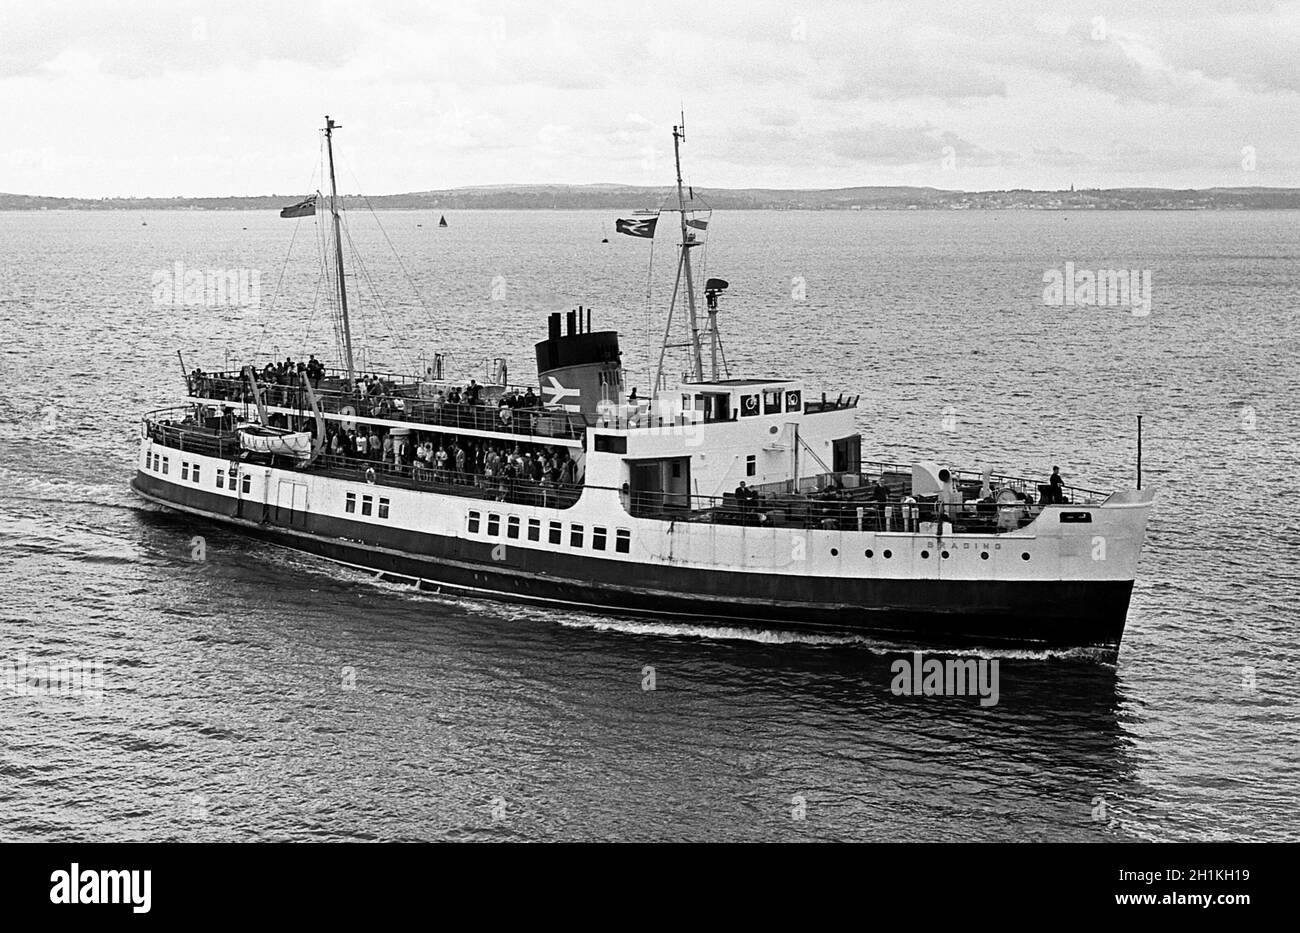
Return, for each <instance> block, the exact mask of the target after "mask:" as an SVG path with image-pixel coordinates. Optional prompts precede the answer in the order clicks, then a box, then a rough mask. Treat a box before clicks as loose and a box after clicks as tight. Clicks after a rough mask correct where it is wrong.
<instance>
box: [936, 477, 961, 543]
mask: <svg viewBox="0 0 1300 933" xmlns="http://www.w3.org/2000/svg"><path fill="white" fill-rule="evenodd" d="M960 507H961V493H960V492H959V491H958V490H957V486H956V484H955V483H953V481H952V474H951V473H949V472H948V471H947V470H940V471H939V496H938V501H936V502H935V521H938V522H942V521H943V520H944V519H951V518H952V517H953V516H954V515H956V514H957V510H958V509H959V508H960ZM939 531H940V533H942V532H943V526H942V525H940V526H939Z"/></svg>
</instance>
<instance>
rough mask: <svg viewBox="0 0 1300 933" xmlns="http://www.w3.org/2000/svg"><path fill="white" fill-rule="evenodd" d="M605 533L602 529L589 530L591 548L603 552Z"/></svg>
mask: <svg viewBox="0 0 1300 933" xmlns="http://www.w3.org/2000/svg"><path fill="white" fill-rule="evenodd" d="M606 534H607V532H606V531H605V529H604V528H593V529H591V546H592V547H594V548H595V549H596V550H598V551H603V550H605V536H606Z"/></svg>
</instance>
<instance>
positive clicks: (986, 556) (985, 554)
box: [980, 551, 989, 560]
mask: <svg viewBox="0 0 1300 933" xmlns="http://www.w3.org/2000/svg"><path fill="white" fill-rule="evenodd" d="M988 559H989V552H988V551H980V560H988Z"/></svg>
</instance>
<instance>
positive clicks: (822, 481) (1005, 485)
mask: <svg viewBox="0 0 1300 933" xmlns="http://www.w3.org/2000/svg"><path fill="white" fill-rule="evenodd" d="M949 472H950V473H951V474H952V477H953V484H954V486H955V487H956V489H957V491H958V492H959V493H960V494H961V497H962V499H963V500H972V499H979V498H980V490H981V489H982V487H983V483H984V476H983V474H982V473H979V472H977V471H974V470H954V469H950V470H949ZM876 480H879V481H880V484H881V485H882V486H884V487H886V488H887V489H888V490H889V493H890V496H891V497H893V498H896V499H902V498H903V497H905V496H909V495H911V494H912V465H911V464H902V463H884V462H880V461H870V462H863V463H862V465H861V469H860V470H859V471H857V472H838V473H818V474H816V475H813V476H805V477H802V478H801V479H800V480H799V481H798V483H796V482H795V481H794V480H784V481H781V482H775V483H762V484H757V485H754V486H752V487H751V488H753V489H754V490H755V491H757V492H759V493H760V494H762V495H789V494H792V493H799V494H809V493H818V492H823V491H825V490H828V489H836V488H838V489H842V490H844V492H845V493H846V494H847V495H850V496H861V495H863V490H865V489H866V488H868V487H870V486H871V484H872V482H874V481H876ZM1048 485H1050V484H1049V483H1047V482H1045V481H1044V480H1034V479H1027V478H1026V477H1023V476H1008V475H1006V474H1002V473H993V474H990V476H989V487H990V490H991V492H992V494H993V495H994V496H996V495H997V494H998V493H999V492H1001V491H1002V490H1003V489H1010V490H1011V491H1012V492H1014V493H1016V494H1017V495H1018V496H1028V497H1029V498H1030V499H1032V500H1033V501H1035V502H1038V501H1040V500H1041V499H1043V497H1044V496H1043V488H1042V487H1044V486H1048ZM1062 489H1063V492H1064V496H1065V500H1066V501H1067V502H1071V503H1081V502H1100V501H1101V500H1103V499H1105V498H1106V496H1107V495H1109V493H1105V492H1098V491H1097V490H1094V489H1085V488H1083V487H1082V486H1063V487H1062Z"/></svg>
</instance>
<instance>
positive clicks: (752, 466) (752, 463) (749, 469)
mask: <svg viewBox="0 0 1300 933" xmlns="http://www.w3.org/2000/svg"><path fill="white" fill-rule="evenodd" d="M745 475H746V476H757V475H758V455H757V454H750V455H749V456H748V457H746V458H745Z"/></svg>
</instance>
